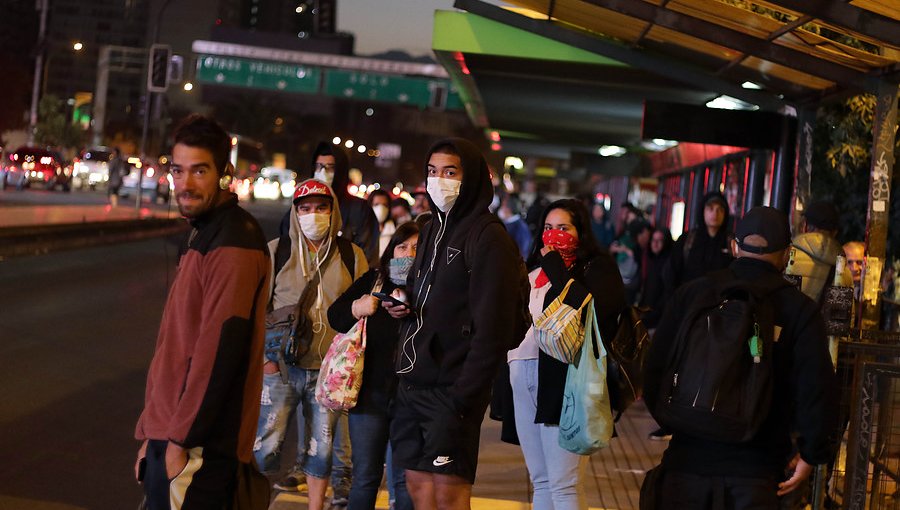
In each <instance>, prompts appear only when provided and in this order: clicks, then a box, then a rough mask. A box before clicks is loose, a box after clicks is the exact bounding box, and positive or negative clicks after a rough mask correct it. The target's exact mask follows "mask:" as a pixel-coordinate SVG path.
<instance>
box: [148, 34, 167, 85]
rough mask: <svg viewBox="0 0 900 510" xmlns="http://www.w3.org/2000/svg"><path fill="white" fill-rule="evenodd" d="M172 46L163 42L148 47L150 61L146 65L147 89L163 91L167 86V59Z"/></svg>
mask: <svg viewBox="0 0 900 510" xmlns="http://www.w3.org/2000/svg"><path fill="white" fill-rule="evenodd" d="M171 56H172V48H171V47H170V46H168V45H165V44H154V45H153V46H151V47H150V62H149V64H148V67H147V90H149V91H150V92H165V91H166V89H167V88H168V87H169V60H170V58H171Z"/></svg>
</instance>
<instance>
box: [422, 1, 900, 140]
mask: <svg viewBox="0 0 900 510" xmlns="http://www.w3.org/2000/svg"><path fill="white" fill-rule="evenodd" d="M508 3H510V4H513V6H514V7H511V8H501V7H498V6H496V5H492V4H489V3H485V2H482V1H480V0H457V1H456V2H455V4H454V7H456V8H457V9H460V10H462V11H465V12H450V11H438V12H437V13H436V15H435V26H434V40H433V49H434V50H435V54H436V55H437V57H438V59H439V61H440V62H441V63H442V65H444V67H445V68H446V69H447V70H448V72H449V73H450V75H451V78H452V79H453V81H454V83H455V84H456V86H457V88H458V89H459V91H460V94H461V96H462V97H463V100H464V101H465V103H466V109H467V112H468V114H469V116H470V118H471V119H472V121H473V122H474V123H475V125H476V126H478V127H481V128H484V129H485V131H486V135H487V136H490V137H492V138H494V140H495V141H496V139H497V138H499V139H501V140H502V146H503V150H504V151H518V152H522V153H525V154H529V153H530V154H534V155H545V156H555V157H563V158H566V157H568V153H570V152H571V151H575V152H593V153H596V151H597V150H598V149H599V147H600V146H602V145H633V144H636V143H638V142H639V141H640V134H641V120H642V114H643V105H644V103H645V101H661V102H672V103H683V104H693V105H697V106H703V105H705V104H706V103H707V102H709V101H711V100H713V99H716V98H718V97H720V96H726V98H727V99H729V100H732V101H733V100H737V101H736V102H737V104H740V105H742V107H744V108H747V109H759V110H762V111H772V112H782V113H785V112H788V111H789V110H790V109H791V108H793V109H795V110H797V109H802V108H804V107H814V106H815V105H817V104H819V103H820V102H821V101H823V100H826V99H832V98H839V97H841V96H843V95H849V94H856V93H860V92H872V93H876V92H877V90H878V86H879V84H880V83H885V82H888V83H897V82H898V81H900V3H898V2H896V1H895V0H853V1H851V2H845V1H838V0H768V1H752V2H751V1H747V0H728V1H721V0H715V1H710V0H646V1H645V0H511V1H509V2H508ZM493 131H496V132H497V133H496V134H494V133H493Z"/></svg>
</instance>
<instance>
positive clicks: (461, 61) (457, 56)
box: [453, 51, 472, 74]
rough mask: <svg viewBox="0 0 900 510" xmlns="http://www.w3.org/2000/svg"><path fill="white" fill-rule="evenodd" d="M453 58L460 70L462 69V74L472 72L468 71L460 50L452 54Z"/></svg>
mask: <svg viewBox="0 0 900 510" xmlns="http://www.w3.org/2000/svg"><path fill="white" fill-rule="evenodd" d="M453 59H454V60H456V62H457V63H458V64H459V68H460V70H462V72H463V74H472V72H471V71H469V66H467V65H466V57H465V56H464V55H463V54H462V52H461V51H457V52H456V53H454V54H453Z"/></svg>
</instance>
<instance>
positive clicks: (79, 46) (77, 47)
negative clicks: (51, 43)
mask: <svg viewBox="0 0 900 510" xmlns="http://www.w3.org/2000/svg"><path fill="white" fill-rule="evenodd" d="M72 49H73V50H75V51H81V50H82V49H84V44H83V43H82V42H81V41H76V42H75V44H73V45H72Z"/></svg>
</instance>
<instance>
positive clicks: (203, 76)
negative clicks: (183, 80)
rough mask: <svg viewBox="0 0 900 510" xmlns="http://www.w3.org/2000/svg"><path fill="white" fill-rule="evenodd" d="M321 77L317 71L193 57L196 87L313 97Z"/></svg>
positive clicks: (296, 66) (261, 61)
mask: <svg viewBox="0 0 900 510" xmlns="http://www.w3.org/2000/svg"><path fill="white" fill-rule="evenodd" d="M321 75H322V71H321V69H319V68H318V67H312V66H304V65H297V64H289V63H284V62H272V61H267V60H255V59H247V58H237V57H223V56H218V55H199V56H198V57H197V81H198V82H200V83H209V84H216V85H227V86H231V87H246V88H253V89H264V90H281V91H285V92H302V93H306V94H315V93H317V92H318V91H319V82H320V80H321Z"/></svg>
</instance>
